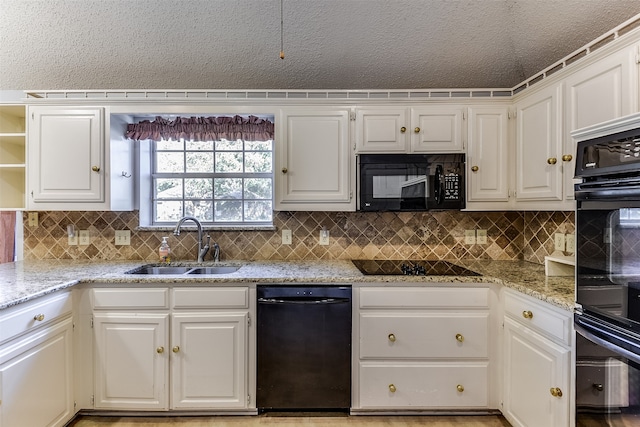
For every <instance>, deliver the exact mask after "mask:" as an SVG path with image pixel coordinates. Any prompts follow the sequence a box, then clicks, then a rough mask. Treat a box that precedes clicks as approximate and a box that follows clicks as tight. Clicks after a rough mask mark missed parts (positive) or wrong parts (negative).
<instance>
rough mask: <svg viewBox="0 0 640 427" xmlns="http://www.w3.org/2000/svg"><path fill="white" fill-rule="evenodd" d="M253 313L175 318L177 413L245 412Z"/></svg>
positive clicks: (174, 398)
mask: <svg viewBox="0 0 640 427" xmlns="http://www.w3.org/2000/svg"><path fill="white" fill-rule="evenodd" d="M248 317H249V315H248V313H230V314H225V313H223V314H210V313H201V314H182V313H180V314H174V315H173V316H172V318H171V321H172V331H171V333H172V343H173V346H172V348H171V352H172V355H171V356H172V358H171V384H172V386H171V388H172V402H173V403H172V405H171V407H172V408H174V409H191V408H201V409H204V408H245V407H246V406H247V392H246V389H247V387H246V374H245V369H246V339H247V337H246V329H247V323H248Z"/></svg>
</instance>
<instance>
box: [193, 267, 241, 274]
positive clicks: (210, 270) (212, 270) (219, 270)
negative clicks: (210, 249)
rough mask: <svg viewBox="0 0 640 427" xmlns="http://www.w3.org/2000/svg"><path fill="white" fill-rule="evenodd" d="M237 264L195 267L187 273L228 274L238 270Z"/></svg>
mask: <svg viewBox="0 0 640 427" xmlns="http://www.w3.org/2000/svg"><path fill="white" fill-rule="evenodd" d="M239 268H240V267H239V266H233V265H225V266H217V267H197V268H194V269H192V270H190V271H188V272H187V274H229V273H235V272H236V271H238V269H239Z"/></svg>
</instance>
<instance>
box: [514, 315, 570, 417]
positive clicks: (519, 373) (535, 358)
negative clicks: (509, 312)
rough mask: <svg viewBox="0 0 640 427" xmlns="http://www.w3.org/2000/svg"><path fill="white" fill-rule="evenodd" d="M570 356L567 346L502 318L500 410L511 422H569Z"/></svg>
mask: <svg viewBox="0 0 640 427" xmlns="http://www.w3.org/2000/svg"><path fill="white" fill-rule="evenodd" d="M570 356H571V355H570V351H569V349H567V348H564V347H562V346H559V345H557V344H555V343H553V342H551V341H550V340H548V339H546V338H544V337H542V336H540V335H538V334H537V333H535V332H532V331H530V330H529V329H527V328H526V327H524V326H522V325H519V324H517V323H516V322H515V321H513V320H511V319H509V318H505V319H504V389H503V399H504V407H503V411H502V412H503V414H504V416H505V417H506V418H507V420H509V422H510V423H511V424H512V425H514V426H519V427H527V426H529V427H531V426H547V427H561V426H562V427H564V426H568V425H569V414H570V411H569V405H570V398H571V390H570V387H569V378H570V374H569V370H570V366H571V365H570V364H571V360H570ZM558 389H559V390H560V391H561V395H558V393H557V390H558ZM552 391H553V392H554V394H556V395H555V396H554V395H552Z"/></svg>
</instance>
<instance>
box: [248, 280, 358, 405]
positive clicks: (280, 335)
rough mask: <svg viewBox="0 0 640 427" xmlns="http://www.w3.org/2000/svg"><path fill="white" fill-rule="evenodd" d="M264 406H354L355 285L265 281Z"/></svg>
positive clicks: (261, 306)
mask: <svg viewBox="0 0 640 427" xmlns="http://www.w3.org/2000/svg"><path fill="white" fill-rule="evenodd" d="M257 296H258V313H257V314H258V325H257V347H258V358H257V396H256V404H257V407H258V408H259V409H260V410H261V411H267V410H281V411H286V410H306V411H309V410H344V409H348V408H349V407H350V406H351V286H343V285H328V286H319V285H313V286H300V285H293V286H292V285H259V286H258V288H257Z"/></svg>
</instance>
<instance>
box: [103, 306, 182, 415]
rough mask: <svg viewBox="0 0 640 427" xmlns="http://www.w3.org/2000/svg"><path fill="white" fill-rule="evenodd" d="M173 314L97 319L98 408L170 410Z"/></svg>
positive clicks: (133, 315)
mask: <svg viewBox="0 0 640 427" xmlns="http://www.w3.org/2000/svg"><path fill="white" fill-rule="evenodd" d="M168 326H169V314H166V313H158V314H128V313H127V314H120V313H96V314H94V326H93V327H94V337H95V350H94V354H95V378H94V381H95V408H96V409H139V410H162V409H168V408H169V405H168V399H167V389H168V379H169V378H168V377H169V369H168V368H169V353H170V349H169V348H168V345H169V339H168V330H169V329H168Z"/></svg>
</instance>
